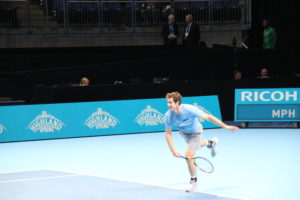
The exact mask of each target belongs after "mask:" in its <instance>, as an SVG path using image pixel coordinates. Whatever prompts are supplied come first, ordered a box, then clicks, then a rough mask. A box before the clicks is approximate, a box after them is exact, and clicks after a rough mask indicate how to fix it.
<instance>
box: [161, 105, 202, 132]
mask: <svg viewBox="0 0 300 200" xmlns="http://www.w3.org/2000/svg"><path fill="white" fill-rule="evenodd" d="M181 109H182V112H181V113H179V114H176V113H175V112H173V111H171V110H168V111H167V112H166V114H165V125H166V127H167V128H172V125H174V126H175V127H176V128H177V129H178V130H180V131H182V132H184V133H187V134H193V133H195V132H196V131H197V132H198V131H199V130H200V131H202V125H201V123H200V122H199V118H201V117H202V115H203V114H204V112H203V111H202V110H200V109H199V108H197V107H196V106H193V105H189V104H181Z"/></svg>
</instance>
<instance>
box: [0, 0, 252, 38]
mask: <svg viewBox="0 0 300 200" xmlns="http://www.w3.org/2000/svg"><path fill="white" fill-rule="evenodd" d="M250 11H251V0H116V1H114V0H0V27H1V32H11V31H14V32H18V33H19V32H26V33H40V32H41V33H53V32H58V33H60V32H62V33H73V32H74V33H75V32H88V33H93V32H96V33H101V32H106V31H108V32H112V31H117V32H122V31H129V32H132V31H142V32H143V31H147V30H151V31H153V29H149V28H148V27H159V26H161V25H162V24H164V23H166V22H167V16H168V15H169V14H174V15H175V16H176V21H177V23H178V24H183V23H184V18H185V15H186V14H189V13H190V14H192V15H193V17H194V21H195V22H196V23H199V24H201V25H204V26H206V25H207V26H212V25H219V24H221V25H224V24H234V25H245V24H246V25H249V24H250V22H251V20H250V17H251V15H250V13H251V12H250ZM139 28H144V29H142V30H140V29H139Z"/></svg>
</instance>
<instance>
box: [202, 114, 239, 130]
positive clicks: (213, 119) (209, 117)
mask: <svg viewBox="0 0 300 200" xmlns="http://www.w3.org/2000/svg"><path fill="white" fill-rule="evenodd" d="M201 118H202V119H204V120H207V121H210V122H212V123H214V124H216V125H218V126H220V127H222V128H225V129H228V130H233V131H236V130H239V129H240V128H239V127H237V126H230V125H227V124H225V123H224V122H222V121H221V120H220V119H218V118H216V117H215V116H213V115H210V114H203V115H202V116H201Z"/></svg>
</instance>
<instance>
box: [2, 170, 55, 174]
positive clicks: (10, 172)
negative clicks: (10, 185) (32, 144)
mask: <svg viewBox="0 0 300 200" xmlns="http://www.w3.org/2000/svg"><path fill="white" fill-rule="evenodd" d="M45 170H47V169H45ZM38 171H44V169H30V170H21V171H9V172H1V173H0V175H3V174H16V173H24V172H38ZM51 171H53V170H51Z"/></svg>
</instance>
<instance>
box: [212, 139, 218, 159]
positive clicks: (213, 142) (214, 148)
mask: <svg viewBox="0 0 300 200" xmlns="http://www.w3.org/2000/svg"><path fill="white" fill-rule="evenodd" d="M211 141H212V144H211V156H212V157H215V156H216V154H217V150H218V148H217V143H218V138H217V137H214V138H212V139H211Z"/></svg>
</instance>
